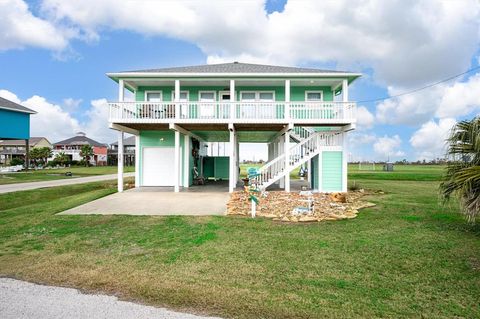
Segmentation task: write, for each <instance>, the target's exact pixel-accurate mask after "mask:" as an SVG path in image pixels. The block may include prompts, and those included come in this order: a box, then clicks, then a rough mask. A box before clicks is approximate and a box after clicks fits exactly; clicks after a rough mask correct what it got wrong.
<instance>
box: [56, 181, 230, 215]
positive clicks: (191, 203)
mask: <svg viewBox="0 0 480 319" xmlns="http://www.w3.org/2000/svg"><path fill="white" fill-rule="evenodd" d="M229 199H230V194H229V193H228V192H195V191H185V192H180V193H174V192H171V191H168V188H167V189H157V188H148V187H142V188H138V189H130V190H127V191H125V192H123V193H115V194H112V195H108V196H105V197H102V198H99V199H97V200H94V201H91V202H89V203H86V204H83V205H80V206H77V207H74V208H72V209H69V210H66V211H64V212H62V213H60V215H88V214H100V215H191V216H205V215H225V212H226V210H227V202H228V200H229Z"/></svg>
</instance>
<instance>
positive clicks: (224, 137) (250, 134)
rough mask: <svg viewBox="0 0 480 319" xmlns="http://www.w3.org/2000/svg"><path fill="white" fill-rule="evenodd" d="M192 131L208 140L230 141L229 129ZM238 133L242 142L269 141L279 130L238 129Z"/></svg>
mask: <svg viewBox="0 0 480 319" xmlns="http://www.w3.org/2000/svg"><path fill="white" fill-rule="evenodd" d="M192 133H194V134H195V135H198V136H199V137H200V138H202V139H204V140H205V141H206V142H228V141H229V140H230V132H229V131H192ZM237 134H238V141H239V142H240V143H267V142H269V141H270V140H271V139H272V138H273V137H274V136H275V134H277V131H237Z"/></svg>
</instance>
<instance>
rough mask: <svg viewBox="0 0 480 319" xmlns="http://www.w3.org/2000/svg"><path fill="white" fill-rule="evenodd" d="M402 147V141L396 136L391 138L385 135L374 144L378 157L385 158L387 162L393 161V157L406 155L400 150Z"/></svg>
mask: <svg viewBox="0 0 480 319" xmlns="http://www.w3.org/2000/svg"><path fill="white" fill-rule="evenodd" d="M401 145H402V140H401V138H400V136H398V135H394V136H392V137H390V136H387V135H385V136H383V137H379V138H377V140H376V142H375V143H374V144H373V150H374V152H375V154H377V155H378V156H383V157H384V158H383V160H387V159H388V158H390V159H392V157H400V156H404V155H405V153H404V152H403V151H402V150H401V149H400V147H401Z"/></svg>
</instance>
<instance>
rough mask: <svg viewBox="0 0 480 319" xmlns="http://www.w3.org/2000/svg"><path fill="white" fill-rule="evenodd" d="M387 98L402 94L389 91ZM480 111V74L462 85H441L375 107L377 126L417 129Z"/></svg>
mask: <svg viewBox="0 0 480 319" xmlns="http://www.w3.org/2000/svg"><path fill="white" fill-rule="evenodd" d="M388 91H389V94H390V95H395V94H398V93H400V92H401V91H400V90H398V89H393V88H391V87H390V88H389V89H388ZM479 110H480V73H477V74H475V75H473V76H471V77H470V78H468V79H467V80H466V81H464V82H455V83H453V84H449V85H448V84H441V85H437V86H435V87H432V88H429V89H426V90H423V91H421V92H417V93H413V94H409V95H404V96H401V97H399V98H393V99H390V100H386V101H383V102H381V103H379V104H377V110H376V117H377V120H378V121H379V122H380V123H387V124H407V125H413V126H414V125H420V124H421V123H425V122H426V121H428V120H430V119H432V118H448V117H452V118H458V117H461V116H465V115H475V112H478V111H479Z"/></svg>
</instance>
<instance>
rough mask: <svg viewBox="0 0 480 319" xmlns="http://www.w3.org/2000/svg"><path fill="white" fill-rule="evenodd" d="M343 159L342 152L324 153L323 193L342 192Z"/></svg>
mask: <svg viewBox="0 0 480 319" xmlns="http://www.w3.org/2000/svg"><path fill="white" fill-rule="evenodd" d="M342 166H343V158H342V152H341V151H324V152H322V191H324V192H340V191H342V175H343V173H342V172H343V170H342Z"/></svg>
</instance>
